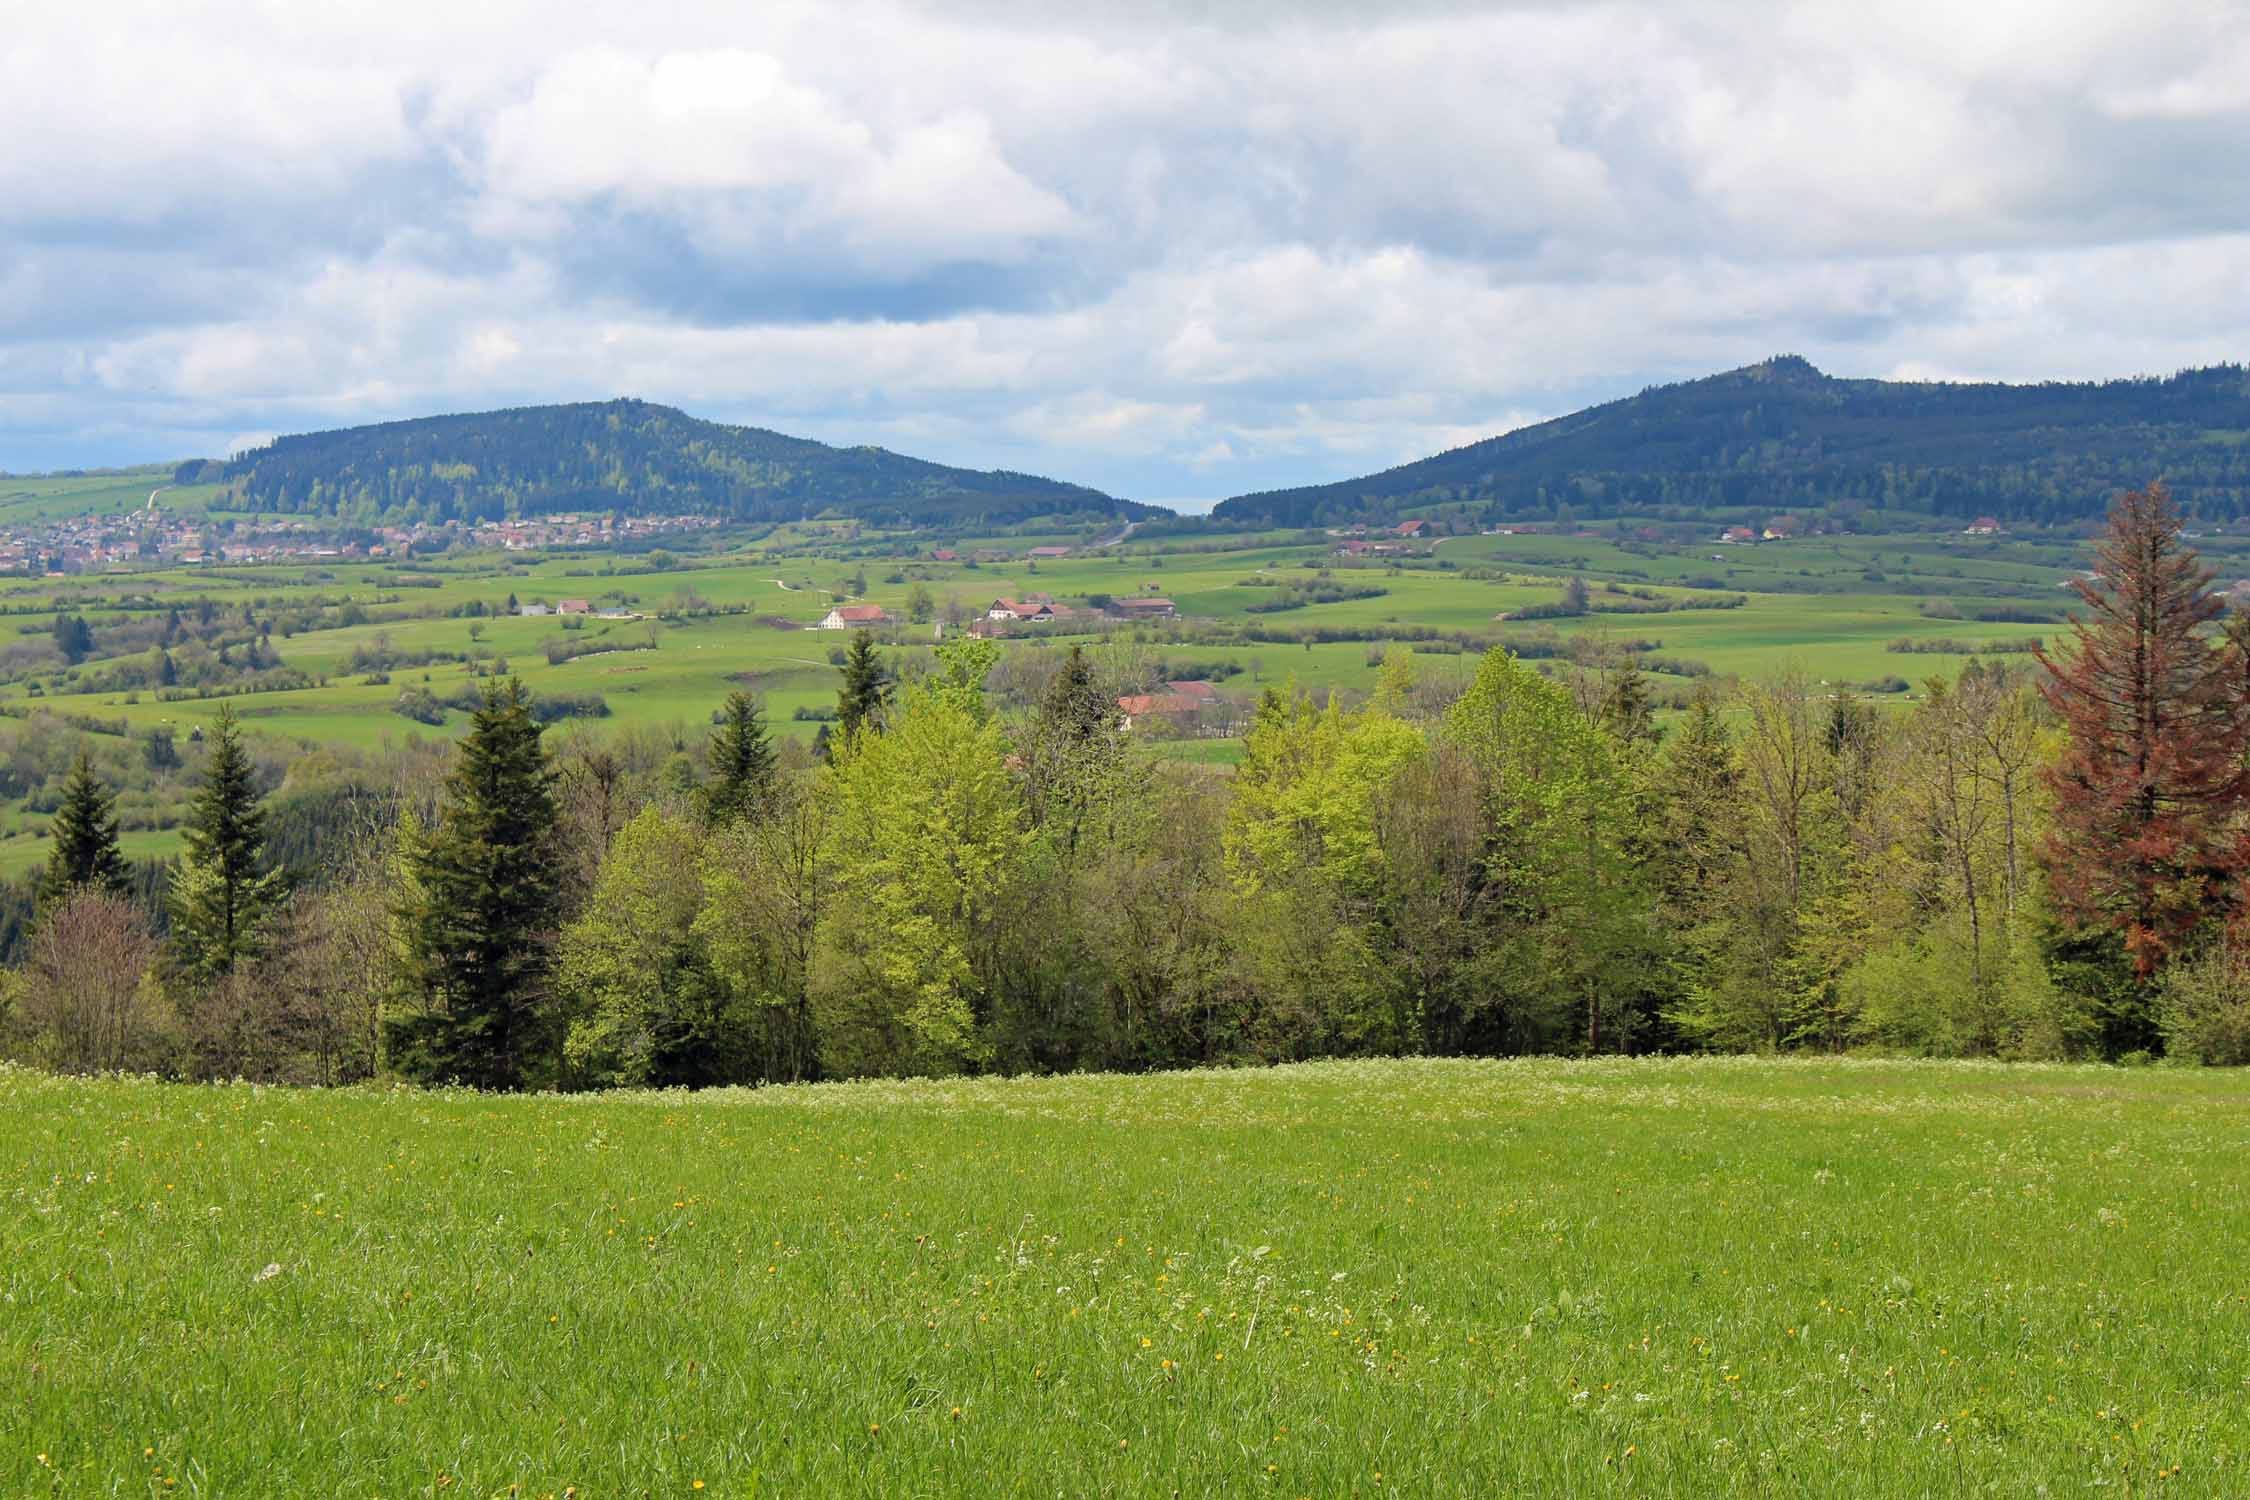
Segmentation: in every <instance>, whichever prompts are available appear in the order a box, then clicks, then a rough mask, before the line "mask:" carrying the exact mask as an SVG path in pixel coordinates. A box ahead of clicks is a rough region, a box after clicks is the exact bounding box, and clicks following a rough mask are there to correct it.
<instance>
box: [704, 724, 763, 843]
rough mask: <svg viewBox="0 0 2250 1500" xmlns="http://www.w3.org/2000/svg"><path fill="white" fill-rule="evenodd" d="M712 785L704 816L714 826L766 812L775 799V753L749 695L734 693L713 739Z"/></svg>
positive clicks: (705, 800) (707, 791) (705, 801)
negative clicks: (773, 798)
mask: <svg viewBox="0 0 2250 1500" xmlns="http://www.w3.org/2000/svg"><path fill="white" fill-rule="evenodd" d="M711 774H712V778H713V779H712V782H711V785H710V786H709V787H708V788H706V789H705V791H704V793H703V816H704V819H705V821H707V822H709V823H711V824H713V825H714V826H716V825H718V824H722V823H732V822H735V821H737V820H738V819H741V818H744V817H749V816H754V815H755V814H757V813H759V812H761V811H763V810H764V809H765V808H766V807H767V805H768V804H769V803H770V802H771V800H772V797H773V779H774V753H773V745H772V743H771V742H770V741H769V740H768V739H767V737H766V726H765V720H764V719H763V718H762V717H761V715H760V714H759V712H758V705H757V702H756V700H754V699H753V698H751V696H750V695H749V694H748V693H741V692H737V693H730V694H729V695H728V696H727V702H726V707H725V708H724V709H723V710H721V718H720V722H719V732H718V733H717V734H715V735H713V736H712V737H711Z"/></svg>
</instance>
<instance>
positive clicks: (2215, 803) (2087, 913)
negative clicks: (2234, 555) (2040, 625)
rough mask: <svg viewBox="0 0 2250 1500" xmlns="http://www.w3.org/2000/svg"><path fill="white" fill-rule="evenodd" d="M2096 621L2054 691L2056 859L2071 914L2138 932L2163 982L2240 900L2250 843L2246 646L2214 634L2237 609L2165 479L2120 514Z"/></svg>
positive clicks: (2057, 660) (2129, 499)
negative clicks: (2186, 530)
mask: <svg viewBox="0 0 2250 1500" xmlns="http://www.w3.org/2000/svg"><path fill="white" fill-rule="evenodd" d="M2095 558H2096V561H2097V576H2096V578H2095V580H2094V581H2093V582H2092V583H2084V582H2081V583H2079V584H2078V585H2077V590H2078V595H2079V597H2080V598H2081V599H2082V600H2084V601H2085V603H2086V604H2087V606H2088V608H2089V610H2090V613H2089V615H2088V616H2087V617H2085V618H2083V619H2078V618H2074V619H2073V622H2072V623H2073V625H2074V627H2075V629H2074V634H2073V636H2072V638H2071V641H2070V642H2069V644H2068V646H2067V648H2065V649H2064V650H2063V651H2062V652H2061V653H2060V654H2059V655H2058V656H2057V657H2054V658H2050V657H2049V656H2048V655H2047V654H2046V653H2045V652H2044V651H2042V652H2041V653H2040V656H2039V659H2040V661H2041V663H2042V664H2043V665H2045V666H2046V668H2047V673H2046V677H2045V680H2044V681H2043V682H2042V683H2041V690H2042V691H2043V692H2044V693H2045V694H2046V698H2047V702H2048V703H2049V704H2051V705H2052V706H2053V707H2054V710H2055V712H2056V713H2057V714H2059V715H2060V716H2061V717H2062V720H2063V724H2064V726H2065V728H2067V729H2068V731H2069V736H2070V738H2069V743H2068V745H2067V746H2066V747H2065V749H2064V751H2063V754H2062V756H2061V758H2060V759H2059V760H2057V761H2056V762H2055V763H2054V764H2053V765H2051V766H2050V767H2049V768H2048V771H2047V784H2048V786H2049V788H2050V789H2051V790H2052V791H2053V793H2054V798H2055V821H2054V829H2053V832H2052V833H2050V834H2049V836H2048V840H2047V847H2046V851H2045V852H2046V865H2047V870H2048V874H2049V876H2050V878H2051V880H2052V882H2053V886H2054V891H2055V896H2056V899H2057V901H2058V903H2059V905H2060V907H2061V909H2062V912H2063V914H2064V915H2065V916H2066V917H2068V918H2069V919H2070V920H2072V921H2074V922H2076V923H2078V924H2079V925H2081V926H2096V925H2099V926H2110V927H2115V928H2116V929H2118V930H2119V931H2120V932H2121V933H2122V934H2123V936H2124V939H2125V946H2126V949H2127V951H2129V952H2130V953H2131V954H2132V957H2133V965H2134V969H2135V971H2136V972H2137V973H2139V974H2140V975H2141V976H2142V977H2144V978H2145V977H2147V976H2148V975H2150V974H2152V973H2154V972H2155V971H2156V969H2157V968H2158V966H2160V965H2161V964H2162V963H2163V962H2164V959H2165V957H2166V955H2167V954H2169V953H2170V952H2171V951H2172V950H2173V949H2174V948H2175V947H2176V946H2177V945H2178V944H2179V942H2180V941H2181V939H2183V938H2184V937H2186V936H2187V935H2188V934H2189V933H2190V932H2191V931H2193V930H2194V929H2195V928H2196V927H2197V926H2198V925H2200V924H2201V923H2203V922H2205V921H2208V920H2210V919H2212V918H2214V917H2226V916H2231V915H2232V914H2233V913H2234V911H2235V909H2236V906H2237V903H2238V897H2239V891H2238V887H2239V885H2240V883H2241V878H2242V873H2243V870H2244V867H2245V863H2246V860H2250V843H2246V841H2245V839H2244V836H2243V829H2242V826H2241V825H2242V812H2243V808H2244V804H2245V801H2246V800H2250V769H2246V767H2245V763H2244V758H2243V752H2244V748H2245V744H2246V743H2250V704H2246V701H2245V698H2244V695H2243V693H2242V691H2241V687H2242V684H2243V681H2244V664H2243V663H2242V662H2241V661H2240V660H2239V658H2240V655H2241V653H2240V651H2239V649H2238V648H2237V647H2236V646H2235V645H2234V644H2233V643H2232V642H2231V641H2228V640H2226V639H2224V638H2219V637H2215V636H2214V633H2213V632H2212V631H2211V630H2210V629H2209V627H2210V625H2211V623H2212V621H2214V620H2216V619H2217V618H2218V617H2219V616H2220V615H2221V614H2222V613H2223V612H2224V606H2223V605H2222V604H2221V603H2220V601H2219V599H2218V598H2217V596H2215V595H2214V594H2213V593H2212V592H2211V588H2210V584H2211V579H2212V573H2211V570H2210V569H2208V568H2205V567H2204V566H2202V564H2201V563H2200V562H2198V561H2197V559H2196V555H2195V552H2194V550H2193V549H2192V548H2190V547H2188V546H2187V545H2186V544H2185V543H2184V542H2183V541H2182V540H2181V539H2180V517H2179V512H2178V511H2176V510H2175V509H2174V508H2173V506H2172V499H2171V496H2170V494H2169V493H2167V491H2166V490H2165V488H2164V486H2163V484H2161V483H2157V484H2152V485H2150V486H2149V487H2148V488H2147V489H2145V490H2136V491H2133V492H2132V493H2130V494H2127V495H2125V496H2124V497H2122V498H2121V499H2119V500H2118V502H2117V503H2116V504H2115V505H2114V506H2113V507H2111V509H2110V514H2109V532H2108V534H2107V535H2106V536H2105V537H2104V538H2103V540H2102V542H2101V544H2100V545H2099V546H2098V547H2097V548H2096V549H2095Z"/></svg>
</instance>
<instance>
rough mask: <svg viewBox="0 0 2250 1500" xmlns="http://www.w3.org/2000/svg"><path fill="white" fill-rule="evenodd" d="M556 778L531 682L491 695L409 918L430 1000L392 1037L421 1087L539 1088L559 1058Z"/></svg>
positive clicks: (411, 946) (418, 996)
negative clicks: (554, 988) (554, 995)
mask: <svg viewBox="0 0 2250 1500" xmlns="http://www.w3.org/2000/svg"><path fill="white" fill-rule="evenodd" d="M554 781H555V772H554V768H553V767H552V765H550V763H549V762H548V759H547V753H546V750H545V748H544V746H543V745H542V744H541V743H540V725H539V722H538V720H537V719H535V718H534V717H533V716H532V712H531V698H530V695H529V694H528V693H526V692H525V691H524V686H523V683H522V682H521V681H519V680H517V679H515V678H510V679H508V681H507V683H506V685H505V686H502V685H499V684H488V685H487V686H486V688H485V691H484V702H483V705H482V706H481V707H480V708H478V709H477V710H476V712H475V714H474V715H473V716H472V717H471V720H470V724H469V732H468V734H467V735H466V736H465V737H464V738H463V739H462V741H461V743H460V746H459V748H458V750H457V751H456V753H455V758H454V765H453V770H452V773H451V774H450V775H449V776H448V777H447V778H446V785H445V803H444V807H443V809H442V810H441V812H440V814H439V818H438V822H437V826H436V827H434V828H433V829H431V830H430V831H429V834H428V835H427V837H426V838H425V839H424V840H423V841H422V843H421V845H420V847H419V848H418V849H417V851H416V853H415V859H414V864H415V872H416V874H417V876H418V880H419V883H418V888H417V889H416V891H415V893H414V894H413V896H412V897H411V898H410V899H409V900H408V902H406V903H405V904H404V905H403V906H402V909H401V911H400V913H399V916H400V926H401V932H402V936H403V937H404V940H405V948H406V953H405V965H404V967H405V969H406V973H407V983H408V987H409V989H410V990H411V991H412V994H413V998H414V1000H415V1001H416V1002H417V1003H416V1005H415V1007H414V1008H413V1010H412V1011H411V1012H410V1013H408V1014H405V1015H401V1016H399V1017H396V1018H394V1019H393V1021H392V1022H391V1025H390V1027H389V1036H390V1042H391V1055H392V1059H393V1061H394V1063H395V1064H396V1065H397V1066H398V1067H399V1068H400V1069H401V1070H402V1071H404V1072H406V1073H407V1074H409V1075H410V1076H413V1077H418V1078H421V1079H424V1080H426V1081H431V1082H445V1081H452V1082H458V1083H464V1084H470V1085H473V1086H475V1087H478V1088H493V1089H514V1088H521V1087H523V1086H525V1085H526V1084H528V1083H533V1082H536V1081H538V1079H539V1077H540V1076H541V1075H542V1074H543V1073H544V1072H545V1070H546V1069H547V1068H548V1066H549V1065H550V1064H551V1062H552V1060H553V1058H554V1055H555V1051H556V1045H555V1044H556V1042H557V1040H558V1038H559V1035H560V1027H559V1024H558V1023H559V1018H558V1017H557V1016H556V1014H555V1013H554V1007H553V1006H552V1004H551V1003H550V995H549V983H548V981H549V968H550V959H549V954H550V950H551V948H552V946H553V943H554V939H555V933H556V929H557V927H558V926H559V924H560V918H561V892H560V886H561V879H560V869H559V866H558V864H557V860H556V849H555V842H556V840H555V799H554Z"/></svg>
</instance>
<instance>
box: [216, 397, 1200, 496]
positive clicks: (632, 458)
mask: <svg viewBox="0 0 2250 1500" xmlns="http://www.w3.org/2000/svg"><path fill="white" fill-rule="evenodd" d="M224 478H225V479H226V481H227V482H229V483H231V484H232V485H234V486H235V488H236V490H237V492H238V493H239V495H240V500H239V502H238V503H240V504H241V505H243V506H245V507H246V508H248V509H251V510H263V511H284V512H311V513H316V514H343V515H347V516H351V517H353V518H354V519H358V520H362V521H367V522H373V521H376V520H378V519H386V520H400V519H404V520H427V521H443V520H472V521H473V520H487V519H497V518H499V517H501V516H503V515H507V514H510V513H514V514H518V515H540V514H551V513H554V512H557V511H581V510H617V511H624V512H627V513H648V514H704V515H716V516H723V517H725V518H727V519H729V520H737V521H792V520H798V519H800V518H803V517H806V516H812V515H819V514H821V513H823V512H834V513H840V514H847V515H852V516H857V517H860V518H862V519H864V520H868V521H874V522H885V523H891V522H905V523H910V524H917V525H953V524H958V523H961V522H964V521H969V520H975V521H980V522H988V523H992V524H1001V525H1005V524H1010V523H1013V522H1016V521H1021V520H1025V519H1028V518H1030V517H1033V516H1050V515H1084V514H1099V515H1105V516H1118V517H1124V518H1130V517H1133V516H1141V515H1156V514H1160V513H1161V512H1158V511H1156V510H1155V509H1153V508H1151V507H1148V506H1142V505H1136V504H1134V503H1133V502H1131V501H1126V500H1117V499H1113V498H1111V497H1110V496H1108V495H1104V494H1102V493H1101V492H1100V491H1098V490H1090V489H1087V488H1085V487H1084V486H1082V485H1075V484H1065V483H1062V482H1061V481H1059V480H1053V479H1043V478H1040V477H1039V476H1037V475H1033V474H1014V473H1009V472H1006V471H1002V470H995V471H992V472H980V471H977V470H973V469H956V468H950V467H948V466H946V465H944V464H935V463H929V462H926V461H925V460H922V459H918V458H908V457H906V456H904V455H902V454H897V453H891V452H888V451H886V450H885V449H882V448H867V447H860V448H831V447H829V446H828V445H827V444H825V443H816V442H812V441H810V440H809V439H805V438H796V437H790V436H788V435H786V434H784V433H779V432H770V431H767V430H765V429H764V428H758V427H730V426H726V425H724V424H721V423H718V422H706V421H702V420H700V419H699V418H695V417H691V416H689V415H687V414H686V413H685V412H681V411H676V410H674V409H673V408H671V407H666V406H655V405H652V404H650V403H649V402H646V401H603V402H583V403H579V404H577V405H570V406H526V407H518V408H514V409H512V410H507V411H491V412H475V413H470V414H464V415H457V416H442V417H419V418H415V419H413V420H411V421H404V422H384V423H380V424H378V425H375V426H370V427H348V428H343V429H341V430H338V431H333V432H316V433H308V434H304V435H301V436H295V437H284V438H280V439H277V440H276V441H274V442H272V443H270V444H268V445H266V446H265V447H262V448H256V449H252V450H251V451H250V452H248V453H244V454H241V455H239V456H237V457H235V458H233V459H232V460H230V461H229V462H228V463H227V464H226V466H225V469H224Z"/></svg>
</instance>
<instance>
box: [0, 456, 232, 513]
mask: <svg viewBox="0 0 2250 1500" xmlns="http://www.w3.org/2000/svg"><path fill="white" fill-rule="evenodd" d="M172 468H173V466H172V465H170V464H144V465H140V466H138V467H134V468H125V469H104V470H101V471H99V472H96V473H91V474H78V475H67V476H66V475H46V474H42V475H35V476H31V477H18V476H12V475H5V474H0V526H5V525H28V524H31V523H35V522H39V521H53V520H62V519H65V518H67V517H71V516H83V515H119V514H122V513H123V512H126V511H134V510H139V509H141V508H142V507H143V506H145V505H147V504H148V502H149V496H150V494H151V492H152V491H161V492H162V493H160V494H158V495H157V497H156V503H157V505H158V507H159V508H161V509H164V510H173V511H182V510H192V511H201V510H203V509H205V507H206V506H207V505H208V503H209V502H210V501H211V500H213V499H215V498H217V497H218V496H219V495H220V494H221V493H223V491H222V488H221V486H219V485H215V484H196V485H175V484H173V483H172Z"/></svg>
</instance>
